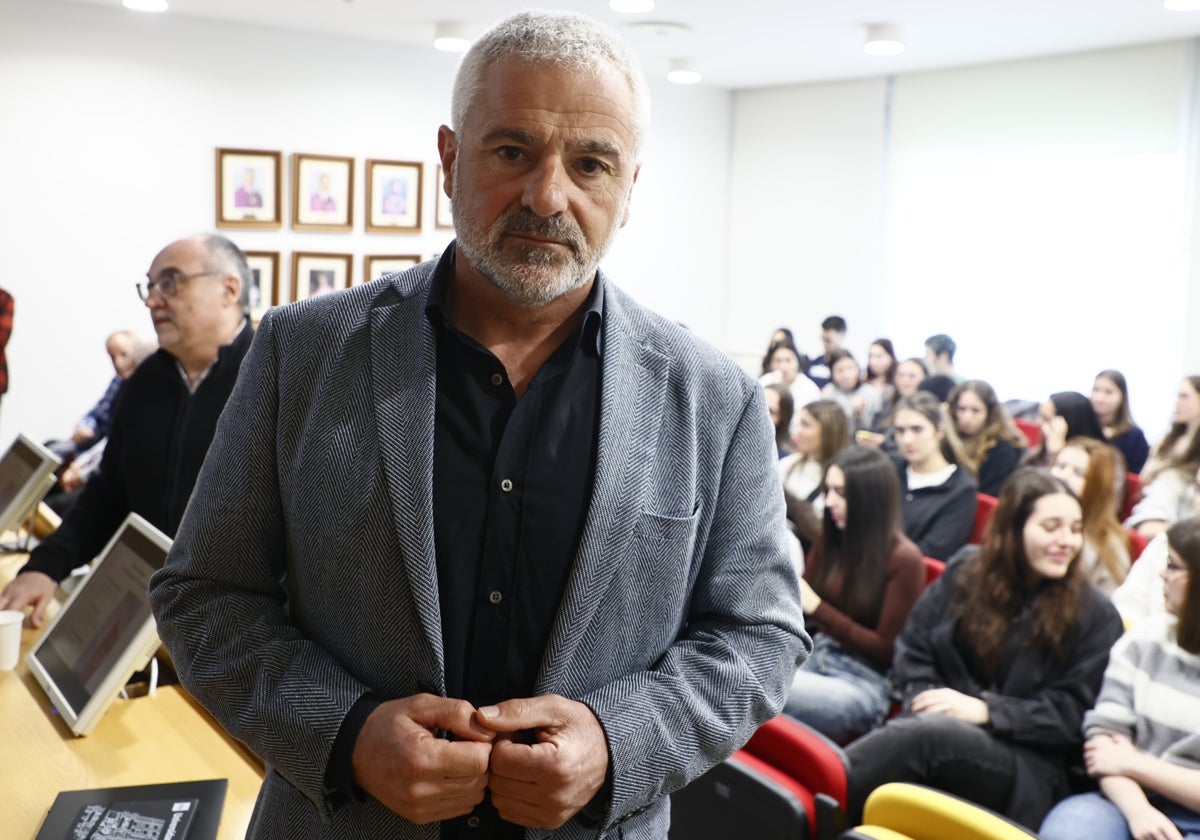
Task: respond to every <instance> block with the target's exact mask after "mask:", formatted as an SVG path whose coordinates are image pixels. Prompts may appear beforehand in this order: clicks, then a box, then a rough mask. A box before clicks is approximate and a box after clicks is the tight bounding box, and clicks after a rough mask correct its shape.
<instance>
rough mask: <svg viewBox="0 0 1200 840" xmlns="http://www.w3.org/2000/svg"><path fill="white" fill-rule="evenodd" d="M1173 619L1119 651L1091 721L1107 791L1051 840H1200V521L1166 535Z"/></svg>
mask: <svg viewBox="0 0 1200 840" xmlns="http://www.w3.org/2000/svg"><path fill="white" fill-rule="evenodd" d="M1167 546H1168V552H1169V553H1168V561H1167V565H1166V567H1165V568H1164V569H1163V571H1162V573H1161V589H1162V591H1163V599H1164V603H1165V605H1166V614H1164V615H1161V616H1157V617H1156V618H1154V619H1152V620H1149V621H1146V622H1143V623H1142V624H1139V625H1138V626H1137V627H1135V628H1133V629H1132V630H1130V632H1128V633H1126V634H1125V635H1124V636H1123V637H1122V638H1121V639H1120V641H1118V642H1117V644H1116V646H1115V647H1114V648H1113V650H1112V655H1111V656H1110V659H1109V664H1108V669H1107V670H1106V671H1105V672H1104V683H1103V686H1102V687H1101V689H1100V696H1099V697H1098V698H1096V706H1095V708H1094V709H1092V711H1090V712H1088V713H1087V716H1086V717H1085V718H1084V720H1083V729H1084V736H1085V737H1086V738H1087V743H1086V744H1085V745H1084V748H1083V755H1084V763H1085V765H1086V767H1087V772H1088V775H1090V776H1092V777H1093V778H1095V779H1097V780H1098V781H1099V783H1100V792H1098V793H1095V792H1093V793H1084V794H1079V795H1077V796H1072V797H1071V798H1069V799H1067V800H1066V801H1064V802H1061V803H1059V804H1058V805H1057V806H1056V807H1055V808H1054V810H1053V811H1051V812H1050V815H1049V816H1048V817H1046V820H1045V822H1043V823H1042V827H1041V829H1040V831H1039V834H1040V836H1041V837H1042V838H1043V840H1126V839H1127V838H1129V837H1135V838H1138V840H1141V838H1164V839H1167V838H1173V839H1174V840H1180V838H1200V519H1188V520H1185V521H1183V522H1177V523H1175V524H1174V525H1172V526H1171V527H1170V528H1169V529H1168V530H1167Z"/></svg>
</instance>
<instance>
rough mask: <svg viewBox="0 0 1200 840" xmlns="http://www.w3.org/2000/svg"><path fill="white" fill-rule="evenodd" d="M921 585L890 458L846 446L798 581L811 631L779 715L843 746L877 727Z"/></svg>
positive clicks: (829, 474)
mask: <svg viewBox="0 0 1200 840" xmlns="http://www.w3.org/2000/svg"><path fill="white" fill-rule="evenodd" d="M924 584H925V565H924V563H923V561H922V560H921V552H920V550H919V549H918V548H917V547H916V545H915V544H913V542H912V541H911V540H909V539H908V538H907V537H905V536H904V533H903V532H902V531H901V530H900V484H899V482H898V481H897V479H896V470H895V468H894V467H893V466H892V462H891V460H890V459H889V458H888V457H887V456H886V455H884V454H883V453H882V452H880V451H879V450H877V449H866V448H863V447H859V446H852V447H850V448H848V449H843V450H842V451H841V452H839V453H838V454H837V455H836V456H835V457H834V459H833V461H832V462H831V463H830V464H829V467H828V469H827V470H826V472H825V514H824V527H823V528H822V530H821V536H820V538H819V539H818V540H817V542H816V545H814V547H813V550H812V553H811V555H810V557H809V559H808V563H807V565H806V567H805V570H804V577H803V579H802V580H801V581H800V592H801V605H802V607H803V609H804V613H805V615H806V616H807V619H808V622H807V626H808V629H809V631H810V632H812V633H813V635H814V642H815V645H814V648H813V652H812V654H811V655H810V656H809V658H808V659H807V660H806V661H805V663H804V665H803V667H801V668H800V670H799V671H798V672H797V673H796V676H795V679H794V680H793V682H792V690H791V694H790V696H789V698H788V701H787V704H786V705H785V706H784V711H785V712H787V713H788V714H790V715H792V716H793V717H795V718H798V719H800V720H802V721H804V722H805V723H807V724H809V725H811V726H813V727H814V728H816V729H818V730H819V731H821V732H823V733H824V734H825V735H827V736H828V737H830V738H832V739H833V740H835V741H837V742H838V743H841V744H844V743H847V742H849V741H850V740H852V739H854V738H856V737H858V736H859V735H861V734H862V733H864V732H868V731H870V730H871V729H873V728H874V727H876V726H878V725H879V724H880V723H882V722H883V719H884V717H885V716H886V714H887V710H888V707H889V705H890V703H891V683H890V682H889V681H888V677H887V671H888V668H889V667H890V666H891V663H892V654H893V653H894V650H895V641H896V635H897V634H898V633H899V632H900V629H901V628H902V627H903V626H904V622H905V620H906V619H907V618H908V613H909V611H910V610H911V609H912V606H913V604H914V603H916V600H917V597H918V596H919V595H920V594H921V590H922V588H923V587H924Z"/></svg>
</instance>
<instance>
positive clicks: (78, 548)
mask: <svg viewBox="0 0 1200 840" xmlns="http://www.w3.org/2000/svg"><path fill="white" fill-rule="evenodd" d="M253 336H254V331H253V330H252V329H251V328H250V325H249V324H246V325H245V327H243V329H242V331H241V332H240V333H238V334H237V336H236V337H235V338H234V339H233V341H232V342H231V343H229V344H227V345H226V346H224V347H222V348H221V349H220V351H219V352H218V354H217V361H216V363H215V364H214V365H213V367H212V368H211V369H210V370H209V372H208V375H207V376H205V378H204V380H203V381H202V382H201V383H200V386H199V387H198V388H197V389H196V392H195V393H189V392H188V389H187V386H186V385H185V384H184V381H183V375H182V374H181V373H180V372H179V367H178V363H177V362H176V360H175V357H174V356H172V355H171V354H170V353H168V352H167V351H166V350H161V349H160V350H158V351H157V352H155V353H154V354H153V355H151V356H150V357H148V358H147V359H146V360H145V361H144V362H142V363H141V364H140V365H138V369H137V370H135V371H134V372H133V375H132V376H131V377H129V380H128V381H127V382H126V383H125V387H124V388H122V389H121V396H120V397H119V398H118V400H117V405H116V408H115V409H114V411H113V421H112V431H111V432H110V433H109V437H108V444H107V445H106V446H105V449H104V459H103V460H102V461H101V462H100V471H99V472H98V473H96V474H95V475H93V476H92V477H91V478H90V479H89V480H88V483H87V484H86V485H84V489H83V494H82V495H81V496H80V498H79V502H78V504H76V505H75V507H74V508H72V509H71V512H70V513H69V514H67V517H66V518H65V519H64V520H63V522H62V525H61V526H59V528H58V530H57V531H55V532H54V533H53V534H51V535H50V536H49V537H48V538H47V539H46V541H45V542H43V543H42V544H41V545H39V546H38V547H37V548H35V549H34V550H33V553H32V554H30V556H29V562H28V563H26V564H25V566H24V567H23V568H22V569H21V571H23V572H44V573H45V574H47V575H49V576H50V577H52V578H54V579H55V580H62V579H63V578H65V577H66V576H67V575H69V574H70V573H71V570H72V569H74V568H77V567H79V566H82V565H83V564H85V563H88V562H90V561H91V559H92V558H93V557H95V556H96V555H97V554H99V553H100V550H101V549H102V548H104V545H105V543H107V542H108V540H109V538H111V537H112V535H113V533H114V532H115V531H116V530H117V527H118V526H119V525H120V524H121V521H122V520H123V519H124V518H125V517H126V515H128V514H129V512H130V511H133V512H134V513H139V514H141V515H142V516H144V517H145V518H146V519H147V520H149V522H150V523H151V524H152V525H154V526H155V527H156V528H158V529H160V530H161V531H163V532H164V533H165V534H167V536H174V535H175V530H176V529H177V528H178V527H179V520H180V519H182V518H183V510H184V508H185V507H186V506H187V503H188V499H189V498H190V497H191V495H192V487H193V486H194V485H195V483H196V476H197V475H199V473H200V465H201V464H203V463H204V456H205V455H206V454H207V453H208V446H209V444H210V443H212V439H213V433H214V432H215V431H216V428H217V418H219V417H220V416H221V411H222V410H223V409H224V408H225V401H226V400H228V399H229V395H230V394H231V393H232V392H233V385H234V383H235V382H236V381H237V377H238V370H239V369H240V368H241V365H242V359H243V358H244V357H245V355H246V351H247V350H249V349H250V342H251V339H252V338H253Z"/></svg>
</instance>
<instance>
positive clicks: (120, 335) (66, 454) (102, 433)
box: [46, 330, 154, 460]
mask: <svg viewBox="0 0 1200 840" xmlns="http://www.w3.org/2000/svg"><path fill="white" fill-rule="evenodd" d="M137 345H138V338H137V336H136V335H134V334H133V333H132V332H130V331H129V330H119V331H118V332H115V333H113V334H112V335H110V336H109V337H108V338H107V339H106V340H105V342H104V349H105V351H107V353H108V358H109V359H111V360H112V366H113V372H114V373H115V375H114V376H113V378H112V380H110V381H109V383H108V387H107V388H105V389H104V394H103V395H101V397H100V399H99V400H97V401H96V404H95V405H94V406H92V407H91V409H90V410H89V411H88V413H87V414H85V415H83V417H82V418H81V419H80V420H79V422H78V423H76V424H75V429H74V430H73V431H72V432H71V437H70V439H69V440H48V441H46V447H47V448H48V449H49V450H50V451H51V452H53V453H54V454H55V455H58V456H59V457H60V458H63V459H64V460H69V459H70V458H71V457H72V456H75V455H78V454H79V453H80V452H83V451H84V450H86V449H88V448H90V447H91V446H94V445H95V444H96V442H97V441H100V440H103V439H104V438H106V437H108V430H109V427H110V426H111V425H112V415H113V406H114V405H115V404H116V402H117V397H118V396H119V395H120V393H121V386H122V385H124V384H125V380H126V379H128V378H129V376H130V375H131V374H132V373H133V371H134V370H135V369H136V368H137V366H138V363H139V362H140V361H141V360H142V359H144V358H146V356H148V355H150V353H152V352H154V348H153V347H150V348H149V349H145V350H144V351H143V352H142V353H141V354H140V358H139V354H138V353H137Z"/></svg>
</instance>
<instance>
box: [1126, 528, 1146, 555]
mask: <svg viewBox="0 0 1200 840" xmlns="http://www.w3.org/2000/svg"><path fill="white" fill-rule="evenodd" d="M1125 533H1126V534H1127V535H1128V536H1129V559H1130V560H1137V559H1138V558H1139V557H1141V556H1142V552H1143V551H1145V550H1146V546H1148V545H1149V544H1150V541H1149V540H1147V539H1146V538H1145V537H1143V536H1142V535H1141V534H1139V533H1138V532H1137V531H1135V530H1133V529H1132V528H1126V529H1125Z"/></svg>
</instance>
